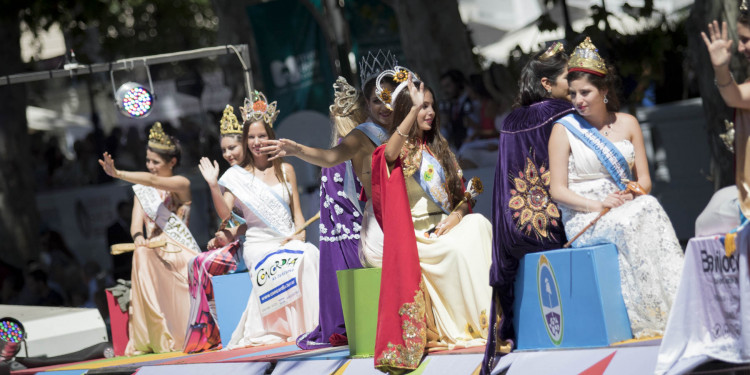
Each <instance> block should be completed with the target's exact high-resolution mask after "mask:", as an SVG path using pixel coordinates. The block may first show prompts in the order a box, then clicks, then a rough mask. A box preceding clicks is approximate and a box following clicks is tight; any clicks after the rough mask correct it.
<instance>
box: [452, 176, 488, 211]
mask: <svg viewBox="0 0 750 375" xmlns="http://www.w3.org/2000/svg"><path fill="white" fill-rule="evenodd" d="M483 191H484V186H482V180H480V179H479V177H476V176H474V177H472V178H471V180H469V183H468V184H466V191H465V192H464V199H461V201H460V202H458V204H457V205H456V207H455V208H454V209H453V211H451V213H453V212H456V210H457V209H458V208H459V207H461V205H462V204H463V203H464V202H469V204H470V205H471V207H474V205H475V204H476V197H477V196H479V194H482V192H483Z"/></svg>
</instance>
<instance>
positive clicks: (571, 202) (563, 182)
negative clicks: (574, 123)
mask: <svg viewBox="0 0 750 375" xmlns="http://www.w3.org/2000/svg"><path fill="white" fill-rule="evenodd" d="M569 158H570V142H568V135H567V134H566V130H565V127H564V126H563V125H562V124H559V123H558V124H555V126H554V127H553V128H552V134H551V135H550V137H549V170H550V184H549V193H550V196H551V197H552V199H553V200H554V201H555V202H557V203H558V204H561V205H563V206H566V207H570V208H572V209H574V210H576V211H581V212H599V211H601V210H603V209H604V208H606V207H610V208H611V207H617V206H620V205H622V204H623V203H625V199H624V198H623V197H621V196H620V194H619V193H612V194H610V195H608V196H607V197H606V198H605V199H604V201H601V202H600V201H597V200H593V199H588V198H586V197H583V196H581V195H579V194H577V193H575V192H574V191H572V190H570V189H569V188H568V159H569Z"/></svg>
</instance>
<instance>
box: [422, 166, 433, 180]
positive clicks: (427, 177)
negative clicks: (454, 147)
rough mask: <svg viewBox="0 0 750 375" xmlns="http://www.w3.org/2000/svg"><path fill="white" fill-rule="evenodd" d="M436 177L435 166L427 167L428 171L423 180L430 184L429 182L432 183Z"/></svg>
mask: <svg viewBox="0 0 750 375" xmlns="http://www.w3.org/2000/svg"><path fill="white" fill-rule="evenodd" d="M434 175H435V167H434V166H433V165H432V164H430V165H429V166H428V167H427V170H426V171H425V172H424V175H423V176H422V178H423V179H424V180H425V181H427V182H429V181H432V177H433V176H434Z"/></svg>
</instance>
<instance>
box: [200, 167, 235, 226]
mask: <svg viewBox="0 0 750 375" xmlns="http://www.w3.org/2000/svg"><path fill="white" fill-rule="evenodd" d="M198 169H200V171H201V174H202V175H203V179H204V180H206V183H208V188H209V190H210V191H211V200H213V203H214V209H216V214H217V215H219V219H221V220H227V219H229V217H230V216H231V215H232V207H233V206H234V195H232V194H231V193H229V194H227V193H225V194H222V193H221V188H220V187H219V163H217V162H216V160H214V162H213V163H211V161H210V160H209V159H208V158H207V157H203V158H201V160H200V163H199V164H198Z"/></svg>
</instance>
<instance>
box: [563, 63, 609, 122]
mask: <svg viewBox="0 0 750 375" xmlns="http://www.w3.org/2000/svg"><path fill="white" fill-rule="evenodd" d="M606 66H607V74H605V75H604V76H599V75H596V74H593V73H588V72H581V71H578V70H576V71H572V72H568V84H570V83H571V82H573V81H577V80H579V79H582V78H585V79H587V80H588V81H589V82H590V83H591V84H592V85H594V87H596V88H597V89H598V90H599V91H602V90H607V110H608V111H610V112H617V111H619V110H620V97H619V92H620V91H619V88H620V76H618V75H617V72H616V71H615V67H613V66H612V65H610V64H606Z"/></svg>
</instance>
